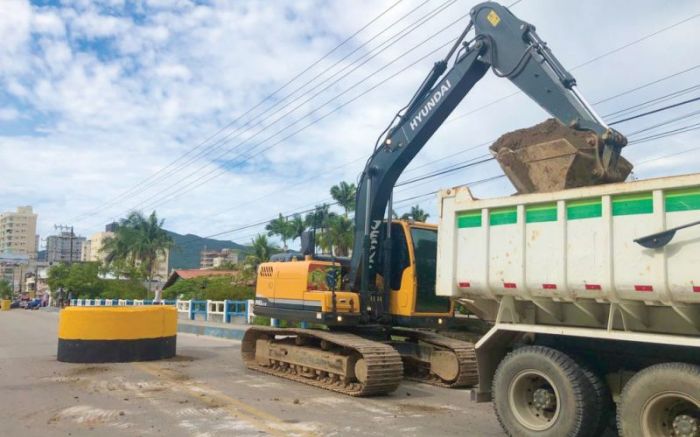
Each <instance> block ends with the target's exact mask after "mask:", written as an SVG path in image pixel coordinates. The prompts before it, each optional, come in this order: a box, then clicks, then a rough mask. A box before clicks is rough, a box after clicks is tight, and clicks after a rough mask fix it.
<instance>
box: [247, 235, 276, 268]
mask: <svg viewBox="0 0 700 437" xmlns="http://www.w3.org/2000/svg"><path fill="white" fill-rule="evenodd" d="M251 244H252V246H253V255H251V256H249V257H248V258H247V261H248V262H250V263H253V264H255V266H257V265H258V264H260V263H264V262H266V261H269V260H270V256H272V254H274V253H275V252H277V251H278V250H279V249H278V248H277V247H275V245H273V244H270V242H269V241H268V240H267V237H266V236H265V235H264V234H258V236H257V237H255V238H254V239H253V241H252V243H251Z"/></svg>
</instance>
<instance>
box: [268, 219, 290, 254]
mask: <svg viewBox="0 0 700 437" xmlns="http://www.w3.org/2000/svg"><path fill="white" fill-rule="evenodd" d="M265 229H266V230H267V236H268V237H272V236H274V235H279V237H280V240H282V246H283V247H284V250H287V240H289V239H291V238H293V237H294V229H293V228H292V226H291V223H290V222H289V221H288V220H287V217H285V216H283V215H282V213H280V215H279V217H277V218H276V219H274V220H272V221H270V223H268V224H267V225H266V226H265Z"/></svg>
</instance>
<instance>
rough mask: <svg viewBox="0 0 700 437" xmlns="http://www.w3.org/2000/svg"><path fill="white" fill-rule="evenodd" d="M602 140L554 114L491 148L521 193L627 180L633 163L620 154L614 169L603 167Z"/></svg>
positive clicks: (505, 136) (514, 132) (494, 144)
mask: <svg viewBox="0 0 700 437" xmlns="http://www.w3.org/2000/svg"><path fill="white" fill-rule="evenodd" d="M599 141H601V140H600V139H599V137H598V136H597V135H596V134H595V133H593V132H590V131H583V130H576V129H572V128H569V127H566V126H564V125H563V124H561V123H560V122H559V121H557V120H556V119H553V118H551V119H549V120H546V121H544V122H542V123H540V124H538V125H535V126H533V127H530V128H527V129H519V130H516V131H513V132H509V133H507V134H505V135H503V136H501V137H500V138H499V139H498V140H497V141H496V142H495V143H493V144H492V145H491V150H492V151H493V152H494V153H495V155H496V160H497V161H498V163H499V164H500V166H501V168H502V169H503V172H504V173H505V174H506V176H508V179H510V181H511V183H512V184H513V186H515V188H516V189H517V190H518V193H519V194H526V193H543V192H549V191H557V190H563V189H567V188H576V187H586V186H590V185H598V184H604V183H611V182H622V181H624V180H625V179H626V178H627V176H628V175H629V174H630V172H631V171H632V164H631V163H630V162H629V161H627V160H626V159H625V158H623V157H622V156H620V157H619V158H618V161H617V166H616V168H615V169H612V170H613V171H610V172H606V171H604V170H603V167H602V165H601V163H600V159H599V149H600V148H599Z"/></svg>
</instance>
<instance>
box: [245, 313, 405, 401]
mask: <svg viewBox="0 0 700 437" xmlns="http://www.w3.org/2000/svg"><path fill="white" fill-rule="evenodd" d="M278 337H281V338H279V341H281V342H282V341H285V338H286V339H287V341H288V340H289V337H302V338H303V339H304V340H305V341H306V342H308V344H311V345H314V344H319V343H320V342H321V341H324V342H325V344H326V349H324V350H326V351H327V352H329V353H333V354H337V356H344V357H345V356H348V355H354V356H358V357H360V358H362V359H364V363H365V365H366V375H365V376H364V377H363V379H364V382H361V381H360V380H358V379H357V378H354V377H344V376H343V375H333V374H329V373H328V372H325V371H320V370H315V369H313V367H312V366H313V365H310V366H300V365H299V364H298V363H297V364H295V363H289V362H284V360H277V359H275V360H271V361H270V364H269V365H263V364H261V363H259V362H258V361H257V360H256V357H255V349H256V345H257V341H258V340H259V339H262V340H277V339H278ZM312 347H314V346H312ZM318 349H319V350H320V347H318ZM241 354H242V357H243V361H244V362H245V365H246V366H247V367H248V368H249V369H253V370H257V371H259V372H264V373H268V374H271V375H276V376H279V377H281V378H286V379H290V380H293V381H297V382H301V383H304V384H307V385H312V386H315V387H321V388H325V389H327V390H332V391H336V392H339V393H343V394H347V395H350V396H374V395H381V394H386V393H390V392H392V391H394V390H395V389H396V388H397V387H398V385H399V383H400V382H401V379H402V378H403V363H402V361H401V356H400V355H399V354H398V352H396V351H395V350H394V348H392V347H391V346H390V345H387V344H384V343H380V342H376V341H372V340H368V339H365V338H362V337H360V336H357V335H354V334H349V333H344V332H327V331H321V330H315V329H294V328H285V329H280V328H269V327H262V326H255V327H251V328H250V329H248V331H246V333H245V335H244V337H243V341H242V343H241ZM310 367H311V368H310ZM310 370H311V372H310ZM310 374H312V376H309V375H310Z"/></svg>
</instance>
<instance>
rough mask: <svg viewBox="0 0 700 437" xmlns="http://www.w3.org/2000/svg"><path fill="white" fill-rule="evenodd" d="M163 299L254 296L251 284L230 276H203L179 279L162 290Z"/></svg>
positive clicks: (243, 297) (240, 298) (241, 297)
mask: <svg viewBox="0 0 700 437" xmlns="http://www.w3.org/2000/svg"><path fill="white" fill-rule="evenodd" d="M163 297H164V298H165V299H197V300H199V299H201V300H207V299H210V300H225V299H232V300H245V299H252V298H253V297H255V289H254V287H252V286H251V285H248V284H245V283H241V282H240V281H238V280H237V278H236V277H235V276H234V277H231V276H205V277H200V278H192V279H180V280H179V281H177V282H176V283H174V284H173V285H171V286H170V287H168V288H166V289H165V290H163Z"/></svg>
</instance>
